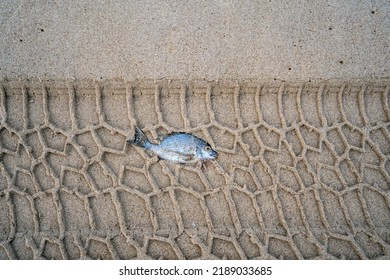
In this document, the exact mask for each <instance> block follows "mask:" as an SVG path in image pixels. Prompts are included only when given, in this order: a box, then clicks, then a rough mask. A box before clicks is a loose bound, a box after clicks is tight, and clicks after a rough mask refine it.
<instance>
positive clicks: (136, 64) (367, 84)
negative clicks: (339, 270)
mask: <svg viewBox="0 0 390 280" xmlns="http://www.w3.org/2000/svg"><path fill="white" fill-rule="evenodd" d="M36 3H37V4H25V3H8V1H0V7H1V9H0V15H1V17H0V19H1V31H2V34H3V37H2V40H1V42H0V46H1V50H2V52H1V57H0V63H1V67H0V68H1V69H0V76H1V81H0V259H389V258H390V201H389V199H390V198H389V190H390V163H389V159H390V158H389V155H390V131H389V128H390V107H389V103H390V94H389V90H390V80H389V63H388V61H389V59H390V57H389V51H388V50H389V37H388V36H387V35H388V32H389V30H390V26H389V19H388V17H386V14H388V11H389V4H388V2H386V1H379V2H378V3H377V4H375V5H372V4H369V3H360V4H356V6H355V4H352V3H346V4H343V5H342V6H340V5H339V4H336V3H337V2H332V1H330V2H327V3H328V4H318V3H314V4H311V3H308V4H305V5H303V4H302V3H299V5H292V4H280V3H279V2H278V1H267V2H265V1H263V2H259V3H258V4H255V3H253V2H250V3H249V2H248V3H246V2H245V3H242V4H234V3H233V2H222V1H215V2H213V4H212V5H211V4H205V3H204V2H195V3H194V4H188V5H183V4H179V3H178V2H170V4H162V3H160V2H157V1H150V2H146V3H144V4H142V5H141V4H136V3H131V4H125V3H127V1H123V2H121V1H116V3H117V4H111V5H107V6H103V5H99V4H96V3H95V4H93V5H92V4H91V3H92V1H78V3H77V4H72V5H71V4H58V3H56V4H51V3H46V2H45V1H37V2H36ZM321 5H323V6H321ZM221 11H224V13H222V12H221ZM374 31H375V32H374ZM135 125H136V126H139V127H140V128H142V129H143V130H144V131H145V133H146V134H147V135H148V137H150V138H151V139H157V138H158V136H159V135H164V134H167V133H170V132H172V131H185V132H189V133H193V134H195V135H197V136H199V137H202V138H204V139H205V140H207V141H208V142H209V143H211V145H212V146H213V147H214V148H215V149H216V150H217V151H218V153H219V157H218V159H217V160H216V161H215V162H209V163H208V164H207V166H206V168H205V169H204V170H201V169H199V168H197V167H195V166H190V165H188V166H182V165H175V164H172V163H169V162H166V161H163V160H160V161H159V160H158V159H157V158H156V157H155V156H151V155H150V154H148V153H146V152H145V151H143V150H142V149H140V148H138V147H133V146H130V145H127V144H126V140H127V139H130V138H132V136H133V133H134V126H135Z"/></svg>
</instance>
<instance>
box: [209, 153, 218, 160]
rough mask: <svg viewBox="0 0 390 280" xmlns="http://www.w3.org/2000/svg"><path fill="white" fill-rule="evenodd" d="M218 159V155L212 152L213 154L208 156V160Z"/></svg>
mask: <svg viewBox="0 0 390 280" xmlns="http://www.w3.org/2000/svg"><path fill="white" fill-rule="evenodd" d="M217 158H218V153H217V152H216V151H213V153H211V155H210V159H212V160H213V159H217Z"/></svg>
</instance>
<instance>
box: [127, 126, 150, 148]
mask: <svg viewBox="0 0 390 280" xmlns="http://www.w3.org/2000/svg"><path fill="white" fill-rule="evenodd" d="M127 143H129V144H134V145H136V146H138V147H142V148H145V145H146V144H147V143H150V142H149V140H148V138H147V137H146V135H145V133H143V131H142V130H141V129H139V128H138V127H135V134H134V139H133V140H128V141H127Z"/></svg>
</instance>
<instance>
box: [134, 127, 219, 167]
mask: <svg viewBox="0 0 390 280" xmlns="http://www.w3.org/2000/svg"><path fill="white" fill-rule="evenodd" d="M127 143H129V144H133V145H136V146H138V147H141V148H144V149H145V150H148V151H152V152H153V153H154V154H156V155H157V156H158V157H159V158H160V159H165V160H169V161H172V162H177V163H196V162H200V163H202V162H203V161H206V160H213V159H216V158H217V156H218V153H217V152H216V151H215V150H213V149H212V148H211V146H210V145H209V144H208V143H207V142H206V141H204V140H203V139H200V138H198V137H196V136H194V135H192V134H189V133H185V132H174V133H171V134H169V135H167V136H165V137H164V138H163V139H162V140H161V141H160V143H159V144H153V143H152V142H150V141H149V139H148V138H147V137H146V135H145V134H144V133H143V132H142V130H141V129H139V128H138V127H136V128H135V135H134V139H133V140H128V141H127Z"/></svg>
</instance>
